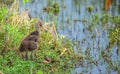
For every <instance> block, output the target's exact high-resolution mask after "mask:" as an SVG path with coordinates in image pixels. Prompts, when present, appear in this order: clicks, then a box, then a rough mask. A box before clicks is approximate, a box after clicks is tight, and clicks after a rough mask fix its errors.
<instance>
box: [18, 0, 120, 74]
mask: <svg viewBox="0 0 120 74" xmlns="http://www.w3.org/2000/svg"><path fill="white" fill-rule="evenodd" d="M31 1H32V3H26V4H22V1H21V3H20V8H19V11H20V12H21V11H22V10H23V9H24V8H27V9H28V10H29V14H30V15H31V16H32V17H36V18H43V20H44V21H45V22H48V21H58V23H57V25H58V26H57V31H58V34H59V35H65V36H66V37H67V38H69V39H71V40H72V41H73V42H75V45H74V51H75V53H76V54H83V55H87V56H89V57H90V59H89V60H88V61H87V60H82V65H83V66H81V65H79V63H80V61H78V63H77V64H76V66H75V69H74V70H73V71H72V72H71V73H72V74H80V73H82V74H84V73H85V74H118V72H117V70H115V69H112V68H110V67H109V66H108V62H107V61H106V60H105V59H104V58H102V57H100V56H101V52H105V53H107V54H108V55H110V56H108V59H110V60H111V61H112V63H115V65H118V63H119V62H120V54H118V55H117V54H116V51H117V50H120V47H118V46H117V44H116V43H115V44H114V45H113V47H112V48H110V47H109V38H108V29H109V27H110V26H111V25H112V24H111V22H109V23H108V25H107V26H104V25H103V24H102V23H101V22H99V23H97V24H96V25H95V26H93V25H91V24H90V22H84V20H86V21H90V19H92V18H93V16H94V15H95V14H97V15H99V17H102V15H103V14H104V13H106V11H104V10H103V9H104V0H54V1H53V2H57V3H58V4H59V6H60V12H59V14H58V16H54V15H53V16H52V18H51V17H49V15H48V14H47V13H46V12H44V11H43V7H45V6H47V4H48V2H49V0H31ZM64 5H66V8H63V6H64ZM90 5H92V6H93V11H92V12H91V13H90V12H88V11H87V10H86V8H87V7H88V6H90ZM118 5H120V1H119V0H114V1H113V4H112V6H111V7H110V10H109V11H108V12H107V13H109V14H110V15H111V16H120V13H119V12H118ZM109 49H111V51H109ZM87 51H88V52H87ZM91 62H92V63H91ZM94 62H95V63H96V64H95V63H94Z"/></svg>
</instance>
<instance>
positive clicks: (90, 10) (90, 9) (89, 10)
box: [87, 5, 93, 13]
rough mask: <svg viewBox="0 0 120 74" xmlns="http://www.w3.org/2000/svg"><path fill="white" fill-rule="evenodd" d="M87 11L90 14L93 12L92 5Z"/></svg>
mask: <svg viewBox="0 0 120 74" xmlns="http://www.w3.org/2000/svg"><path fill="white" fill-rule="evenodd" d="M87 11H88V12H90V13H91V12H92V11H93V6H92V5H90V6H88V7H87Z"/></svg>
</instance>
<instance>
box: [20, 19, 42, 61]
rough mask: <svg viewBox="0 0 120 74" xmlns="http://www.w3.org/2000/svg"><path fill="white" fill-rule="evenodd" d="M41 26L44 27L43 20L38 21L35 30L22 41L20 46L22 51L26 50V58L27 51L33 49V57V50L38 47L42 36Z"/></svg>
mask: <svg viewBox="0 0 120 74" xmlns="http://www.w3.org/2000/svg"><path fill="white" fill-rule="evenodd" d="M40 27H42V22H41V21H38V22H37V23H36V24H35V31H33V32H31V33H30V34H29V35H27V36H26V37H25V38H24V39H23V40H22V41H21V44H20V46H19V50H20V52H26V59H28V56H27V53H28V51H31V59H32V52H33V50H35V49H36V48H37V41H38V39H39V36H40V30H39V29H40Z"/></svg>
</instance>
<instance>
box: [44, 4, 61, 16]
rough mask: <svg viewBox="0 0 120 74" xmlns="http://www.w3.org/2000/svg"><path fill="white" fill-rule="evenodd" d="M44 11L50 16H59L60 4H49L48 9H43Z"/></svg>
mask: <svg viewBox="0 0 120 74" xmlns="http://www.w3.org/2000/svg"><path fill="white" fill-rule="evenodd" d="M43 10H44V11H45V12H47V13H49V14H51V13H52V14H54V15H58V13H59V11H60V6H59V5H58V3H56V2H55V3H52V4H48V5H47V6H46V7H44V8H43Z"/></svg>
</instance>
